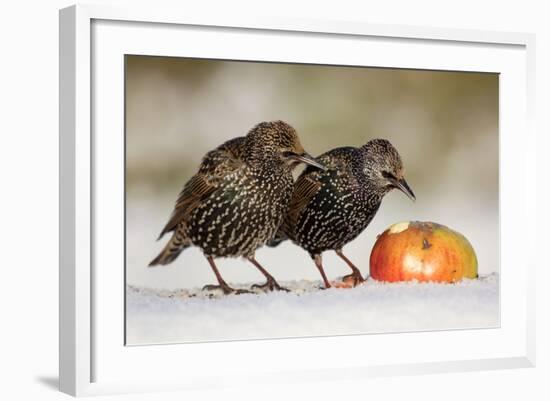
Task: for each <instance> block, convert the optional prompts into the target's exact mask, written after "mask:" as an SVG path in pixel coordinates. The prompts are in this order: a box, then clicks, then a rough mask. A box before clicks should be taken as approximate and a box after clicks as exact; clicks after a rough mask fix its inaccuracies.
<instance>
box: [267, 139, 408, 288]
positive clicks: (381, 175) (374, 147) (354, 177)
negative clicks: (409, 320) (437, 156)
mask: <svg viewBox="0 0 550 401" xmlns="http://www.w3.org/2000/svg"><path fill="white" fill-rule="evenodd" d="M317 160H318V161H319V162H320V163H322V164H323V165H325V166H326V167H327V169H326V170H323V171H322V170H319V169H312V168H309V167H308V168H307V169H306V170H304V172H303V173H302V174H301V175H300V176H299V177H298V180H297V181H296V184H295V186H294V193H293V195H292V199H291V201H290V205H289V211H288V213H287V214H286V216H285V219H284V222H283V224H282V226H281V228H280V230H279V232H278V234H277V236H276V237H275V239H273V240H272V241H271V242H270V245H277V243H279V242H281V241H282V240H284V239H286V238H290V239H291V240H292V241H293V242H294V243H295V244H297V245H299V246H300V247H302V248H303V249H305V250H306V251H308V252H309V254H310V255H311V257H312V259H313V260H314V262H315V265H316V266H317V268H318V269H319V272H320V273H321V276H322V278H323V281H324V283H325V287H326V288H328V287H330V282H329V281H328V279H327V277H326V275H325V272H324V270H323V265H322V258H321V255H322V253H323V252H324V251H328V250H334V251H335V252H336V254H337V255H338V256H339V257H340V258H342V259H343V260H344V261H345V262H346V264H347V265H348V266H349V267H350V268H351V270H352V273H351V274H350V275H349V276H346V277H345V279H348V278H349V279H353V282H354V284H355V285H357V284H358V283H360V282H362V281H364V279H363V277H362V276H361V272H360V271H359V269H358V268H357V267H356V266H355V265H354V264H353V263H352V262H351V261H350V260H349V259H348V258H346V256H345V255H344V254H343V252H342V248H343V247H344V245H346V244H347V243H349V242H350V241H352V240H354V239H355V238H356V237H357V236H358V235H359V234H360V233H361V232H362V231H363V230H364V229H365V228H366V227H367V226H368V224H369V223H370V222H371V220H372V218H373V217H374V215H375V214H376V212H377V211H378V208H379V207H380V204H381V202H382V198H383V197H384V195H386V194H387V193H388V192H389V191H391V190H392V189H394V188H397V189H399V190H401V191H403V192H404V193H405V194H406V195H407V196H408V197H409V198H411V199H412V200H414V199H415V196H414V194H413V192H412V190H411V189H410V187H409V185H408V184H407V182H406V181H405V178H404V170H403V164H402V162H401V157H400V156H399V153H398V152H397V150H396V149H395V148H394V147H393V146H392V145H391V143H390V142H389V141H387V140H384V139H373V140H371V141H369V142H368V143H367V144H365V145H364V146H362V147H360V148H354V147H342V148H337V149H333V150H331V151H329V152H326V153H324V154H323V155H321V156H319V157H318V158H317Z"/></svg>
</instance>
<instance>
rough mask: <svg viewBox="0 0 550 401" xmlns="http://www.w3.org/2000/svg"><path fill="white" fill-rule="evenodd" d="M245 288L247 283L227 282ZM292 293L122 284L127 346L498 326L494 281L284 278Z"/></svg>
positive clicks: (490, 278) (492, 278) (496, 280)
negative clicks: (330, 284)
mask: <svg viewBox="0 0 550 401" xmlns="http://www.w3.org/2000/svg"><path fill="white" fill-rule="evenodd" d="M229 284H230V285H232V286H234V287H235V288H248V287H249V285H250V283H247V284H244V283H229ZM280 284H281V285H284V286H286V287H287V288H289V289H290V290H291V292H289V293H286V292H271V293H255V294H241V295H229V296H223V295H221V294H220V293H216V292H207V291H201V290H200V288H193V289H179V290H177V289H176V290H168V289H165V290H158V289H152V288H147V287H135V286H128V287H127V322H126V323H127V331H126V332H127V339H126V340H127V344H128V345H137V344H160V343H179V342H189V341H219V340H234V339H260V338H282V337H299V336H327V335H342V334H360V333H387V332H404V331H423V330H445V329H464V328H488V327H497V326H498V325H499V276H498V274H497V273H492V274H489V275H486V276H482V277H480V278H479V279H477V280H463V281H462V282H459V283H456V284H435V283H415V282H409V283H394V284H390V283H381V282H377V281H375V280H372V279H369V280H367V281H366V282H365V283H364V284H363V285H361V286H358V287H356V288H348V289H338V288H331V289H328V290H321V289H319V288H320V286H321V282H320V281H312V280H301V281H286V282H284V281H282V282H280Z"/></svg>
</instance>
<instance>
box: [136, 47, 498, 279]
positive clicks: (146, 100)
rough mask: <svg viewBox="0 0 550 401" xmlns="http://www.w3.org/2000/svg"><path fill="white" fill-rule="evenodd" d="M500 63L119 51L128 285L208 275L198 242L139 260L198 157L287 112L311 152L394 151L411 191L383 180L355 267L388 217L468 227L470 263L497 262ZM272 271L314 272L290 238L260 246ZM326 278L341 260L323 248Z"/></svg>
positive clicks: (233, 273) (246, 275)
mask: <svg viewBox="0 0 550 401" xmlns="http://www.w3.org/2000/svg"><path fill="white" fill-rule="evenodd" d="M498 98H499V94H498V75H497V74H488V73H469V72H468V73H466V72H446V71H420V70H400V69H382V68H365V67H341V66H319V65H298V64H276V63H257V62H240V61H219V60H199V59H185V58H165V57H149V56H126V217H127V218H126V230H127V236H126V239H127V242H126V248H127V249H126V255H127V266H126V267H127V269H126V272H127V284H130V285H137V286H145V287H154V288H166V289H175V288H192V287H198V286H203V285H204V284H207V283H215V277H214V275H213V273H212V271H211V269H210V267H209V266H208V263H207V261H206V260H205V259H204V258H203V257H202V255H201V253H200V252H199V251H198V249H196V248H192V249H187V250H186V251H184V252H183V253H182V254H181V255H180V257H179V258H178V259H177V260H176V261H175V262H174V263H172V264H171V265H168V266H164V267H158V268H147V264H148V263H149V262H150V260H151V259H153V258H154V257H155V256H156V255H157V253H158V252H159V251H160V250H161V249H162V247H163V245H164V243H165V241H166V240H167V239H166V240H165V239H163V240H161V241H159V242H156V241H155V239H156V237H157V236H158V233H159V232H160V230H161V229H162V227H163V226H164V224H165V223H166V221H167V219H168V217H169V215H170V213H171V212H172V208H173V205H174V202H175V200H176V197H177V195H178V193H179V191H180V190H181V188H182V187H183V185H184V184H185V182H186V181H187V180H188V179H189V178H190V177H191V176H192V175H193V174H194V173H195V171H196V169H197V167H198V165H199V163H200V161H201V159H202V156H203V155H204V154H205V153H206V152H207V151H208V150H210V149H212V148H214V147H216V146H218V145H219V144H221V143H222V142H224V141H226V140H228V139H230V138H233V137H236V136H242V135H245V134H246V133H247V132H248V130H249V129H250V128H252V126H254V125H255V124H256V123H258V122H261V121H266V120H277V119H281V120H284V121H286V122H288V123H289V124H291V125H292V126H293V127H294V128H296V130H297V131H298V134H299V136H300V138H301V141H302V144H303V145H304V147H305V148H306V150H307V151H308V152H309V153H311V154H312V155H318V154H321V153H323V152H325V151H327V150H329V149H332V148H335V147H339V146H347V145H351V146H360V145H362V144H364V143H365V142H367V141H368V140H369V139H372V138H377V137H378V138H386V139H388V140H389V141H390V142H392V143H393V145H394V146H395V147H396V148H397V149H398V151H399V153H400V154H401V157H402V159H403V163H404V166H405V169H406V178H407V181H408V183H409V184H410V186H411V188H412V189H413V191H414V192H415V194H416V196H417V200H416V202H414V203H413V202H411V201H410V200H409V199H408V198H407V197H406V196H405V195H404V194H402V193H400V192H398V191H393V192H392V193H390V194H389V195H387V196H386V198H385V199H384V201H383V203H382V206H381V208H380V210H379V212H378V214H377V215H376V217H375V218H374V220H373V221H372V223H371V224H370V225H369V227H368V228H367V229H366V230H365V232H364V233H363V234H362V235H361V236H360V237H359V238H357V239H356V240H355V241H354V242H352V243H350V244H349V245H348V246H347V247H346V248H345V249H344V251H345V253H346V255H347V256H348V257H349V258H350V259H351V260H353V261H354V262H355V264H356V265H357V266H358V267H359V268H360V269H361V271H362V272H363V274H364V275H365V276H367V275H368V262H369V255H370V250H371V248H372V246H373V244H374V241H375V239H376V235H377V234H379V233H381V232H382V231H383V230H384V229H386V228H387V227H388V226H389V225H391V224H393V223H396V222H399V221H405V220H428V221H435V222H438V223H441V224H445V225H448V226H449V227H451V228H453V229H455V230H457V231H459V232H461V233H462V234H464V235H465V236H466V237H467V238H468V239H469V240H470V242H471V243H472V245H473V246H474V249H475V250H476V252H477V255H478V260H479V272H480V274H482V275H484V274H488V273H491V272H498V270H499V260H498V254H499V252H498V246H499V242H498V239H499V197H498V188H499V187H498V177H499V172H498V155H499V152H498V149H499V146H498ZM257 259H258V260H259V261H260V263H262V264H263V265H264V266H265V267H266V268H267V269H268V270H269V271H270V272H271V273H272V274H273V275H274V276H275V277H276V278H277V279H279V280H291V279H293V280H294V279H313V280H318V279H320V277H319V273H318V271H317V269H316V268H315V265H314V264H313V263H312V261H311V259H310V258H309V256H308V254H307V253H306V252H305V251H303V250H301V249H300V248H298V247H296V246H295V245H293V244H291V243H284V244H282V245H281V246H279V247H277V248H274V249H271V248H267V247H264V248H262V249H260V250H258V252H257ZM324 264H325V270H326V272H327V275H328V276H329V278H334V277H337V276H342V275H344V274H347V273H348V272H349V271H348V270H349V269H348V268H347V267H346V265H345V264H344V263H343V262H342V261H341V260H340V259H338V258H337V257H336V256H334V255H332V253H326V254H325V255H324ZM218 265H219V268H220V272H221V274H222V275H223V276H224V278H225V280H226V281H228V282H234V283H245V282H260V281H263V277H262V276H261V275H260V274H259V273H258V271H257V270H256V268H254V267H253V266H252V265H251V264H249V263H248V262H246V261H244V260H236V259H220V260H219V262H218Z"/></svg>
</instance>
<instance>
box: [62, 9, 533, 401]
mask: <svg viewBox="0 0 550 401" xmlns="http://www.w3.org/2000/svg"><path fill="white" fill-rule="evenodd" d="M117 24H118V25H117ZM186 27H190V28H191V27H192V28H193V29H197V27H198V28H200V29H199V31H200V30H201V29H202V30H203V31H204V32H206V34H207V35H210V36H211V37H215V38H218V39H224V36H223V35H225V38H230V37H231V36H230V35H232V34H233V33H238V34H239V35H240V36H242V37H243V38H244V37H247V36H246V35H250V37H253V36H254V35H260V34H261V35H263V36H262V38H263V39H264V40H269V41H273V43H274V44H277V43H278V42H281V41H284V40H285V39H284V38H282V36H283V35H285V37H286V38H292V37H293V35H294V36H296V38H295V39H296V43H298V44H296V45H293V46H295V47H292V46H290V47H289V46H286V47H285V51H287V52H289V53H278V55H277V56H274V55H273V54H275V53H273V52H276V51H277V50H276V49H277V46H274V47H273V48H271V49H268V50H269V51H268V50H265V51H264V52H263V53H262V52H260V51H259V50H257V48H256V50H254V47H253V46H252V47H250V49H248V48H247V47H246V46H245V45H244V44H242V46H240V47H238V49H241V50H238V51H237V50H236V49H237V47H235V48H233V49H232V48H231V46H229V45H227V43H226V45H227V46H224V49H220V52H221V51H224V52H228V53H224V54H226V55H227V57H231V58H237V59H238V58H239V57H245V55H244V52H246V51H248V52H256V53H254V54H256V59H258V60H271V59H272V57H275V58H276V59H277V61H281V60H283V59H284V60H286V61H293V60H295V57H297V56H296V54H297V53H298V51H299V50H300V40H299V39H300V38H302V39H304V37H307V38H306V39H304V40H309V41H311V40H326V41H330V40H331V38H335V37H338V38H339V39H341V40H343V41H349V42H350V46H352V45H355V44H354V43H358V42H360V41H363V40H374V41H376V40H378V41H380V40H383V41H385V45H387V46H393V45H394V44H395V45H400V46H402V49H404V51H405V54H406V49H407V48H408V47H414V48H415V49H418V51H421V52H425V53H420V55H419V57H418V58H417V59H413V58H410V61H408V62H407V64H406V65H405V64H404V63H403V61H402V59H401V60H400V57H403V54H391V55H390V54H386V55H385V56H384V53H383V50H379V52H380V53H379V56H380V57H381V58H380V61H379V65H380V66H387V67H406V68H435V69H456V70H473V69H475V66H478V68H479V71H491V72H498V73H501V74H502V77H503V81H502V82H501V84H502V85H501V89H502V90H501V92H500V94H501V95H500V96H501V99H500V100H501V108H500V110H501V116H500V117H501V132H500V135H501V137H500V138H501V140H500V147H501V161H500V163H501V164H500V167H501V169H500V174H501V178H500V179H501V263H502V266H501V272H502V275H503V279H502V283H501V297H502V298H501V313H502V315H501V317H502V319H501V327H500V328H498V329H492V330H463V331H454V332H452V333H446V332H439V333H407V334H384V335H379V336H373V335H370V336H368V335H367V336H350V337H335V338H321V339H282V340H263V341H236V342H226V343H211V344H207V343H204V344H182V345H169V346H168V345H167V346H162V347H154V346H152V347H134V348H131V349H128V348H127V347H124V342H123V338H122V337H121V336H120V331H121V330H122V331H123V325H124V322H123V320H122V319H121V316H123V315H124V312H123V310H122V309H120V307H122V308H123V304H122V305H121V304H120V299H123V297H124V295H123V294H122V292H123V286H118V284H119V282H120V280H121V279H122V280H123V277H122V271H123V266H120V271H118V270H116V269H112V273H109V274H113V276H109V275H105V274H100V275H98V274H97V272H95V270H94V269H95V268H97V266H98V265H97V263H101V260H103V259H102V257H101V256H100V255H98V254H97V248H95V245H94V241H95V240H94V238H97V237H94V236H97V234H98V231H101V230H104V228H105V224H104V221H100V220H98V219H99V218H100V217H99V216H101V215H102V214H103V213H104V210H103V206H102V205H103V203H102V202H101V199H100V198H98V197H97V196H96V195H97V193H98V189H99V190H100V191H99V192H101V191H103V189H101V188H97V187H96V182H95V180H94V177H95V175H96V174H101V172H98V171H96V170H101V169H102V168H103V169H105V168H106V167H102V166H101V164H103V163H104V162H103V161H102V160H107V159H109V160H111V161H112V163H114V164H111V165H110V167H112V166H116V163H117V161H116V160H123V154H117V153H116V151H117V149H119V148H117V147H116V146H118V145H117V144H116V143H115V144H114V145H115V146H114V149H113V148H112V147H109V149H111V150H109V151H108V150H107V146H106V145H105V143H98V142H96V141H94V138H93V132H94V131H93V130H94V129H97V127H101V124H102V121H98V120H94V118H96V119H98V118H100V119H101V118H103V119H104V120H105V122H106V123H110V122H113V121H111V120H116V121H117V122H114V125H113V127H114V129H115V130H118V131H120V128H121V127H120V124H118V123H119V122H120V121H121V117H120V116H118V117H117V116H116V115H115V114H113V115H114V117H109V116H108V115H105V114H101V113H99V114H98V113H97V110H96V108H100V107H107V105H103V104H100V105H99V106H98V105H97V104H95V103H94V102H93V96H96V97H97V96H101V92H100V91H101V88H95V87H94V86H93V82H92V80H93V77H94V74H105V71H104V70H102V68H103V67H102V66H103V64H102V63H101V59H102V58H101V57H102V56H101V54H103V53H101V52H103V51H105V52H106V53H105V54H106V55H107V56H108V55H113V54H116V55H117V57H118V55H120V54H123V53H124V52H125V51H127V50H128V48H125V46H129V48H130V49H131V51H134V52H144V54H150V53H151V52H153V53H152V54H162V55H180V56H181V55H182V54H181V53H180V54H172V53H173V51H174V49H176V47H175V45H174V43H171V41H170V40H169V41H163V42H162V43H164V44H163V47H162V48H160V43H161V41H160V40H161V38H163V37H166V36H167V35H169V36H170V35H179V34H180V33H179V32H181V34H185V29H186ZM143 30H148V31H147V34H146V35H144V36H142V37H140V40H139V46H138V45H136V44H135V43H134V44H130V42H128V41H126V39H127V38H130V37H133V38H136V37H137V36H139V35H141V34H143V32H141V31H143ZM124 31H126V32H127V34H124ZM140 32H141V33H140ZM201 32H202V31H201ZM94 35H96V40H95V41H94ZM106 35H107V36H106ZM109 35H111V36H109ZM102 38H103V39H102ZM106 38H107V39H108V40H105V39H106ZM125 38H126V39H125ZM315 38H317V39H315ZM233 39H234V38H233ZM251 42H253V41H251ZM204 43H206V42H204ZM304 43H305V42H304ZM534 43H535V38H534V35H530V34H524V33H507V32H485V31H471V30H458V29H437V28H427V27H415V26H393V25H374V24H368V23H361V22H345V21H314V20H292V19H284V18H282V19H278V18H258V19H253V20H251V19H243V20H234V19H224V18H220V17H216V18H214V17H211V16H207V15H193V14H188V13H186V12H185V10H171V11H167V10H161V9H156V8H154V7H151V8H137V7H136V8H112V7H108V6H91V5H86V6H83V5H78V6H72V7H69V8H66V9H63V10H61V11H60V328H59V329H60V363H59V375H60V390H61V391H63V392H66V393H68V394H72V395H75V396H80V395H95V394H110V393H127V392H141V391H161V390H163V391H164V390H184V389H203V388H209V387H220V386H235V385H250V383H251V382H253V383H254V385H261V384H262V383H266V382H269V383H272V384H273V383H288V382H293V381H294V382H295V381H303V380H308V381H309V380H328V379H329V378H330V379H338V378H343V377H346V378H353V379H357V380H360V379H362V378H366V377H376V376H387V375H403V374H421V373H432V372H454V371H468V370H481V369H504V368H512V367H531V366H534V363H535V338H534V332H535V327H534V325H535V322H534V316H535V314H534V311H535V305H534V302H535V301H534V300H535V295H534V288H535V284H534V278H533V277H534V275H533V274H532V273H533V272H534V270H535V263H536V262H535V260H534V259H525V258H520V254H521V253H522V252H524V253H525V254H528V255H534V253H533V252H528V251H529V248H530V247H531V246H532V245H531V244H529V243H528V242H527V240H525V239H521V238H517V236H515V235H514V234H513V232H512V231H513V230H512V229H514V230H517V231H522V230H531V231H534V227H535V216H536V210H535V194H534V191H533V190H532V188H534V187H535V174H534V172H535V143H536V138H535V133H534V130H533V129H532V114H531V113H532V111H533V110H534V105H533V101H534V95H533V88H534ZM147 46H149V50H144V49H146V48H147ZM155 46H157V48H156V50H155ZM293 49H294V50H295V52H294V53H292V51H293ZM200 50H201V49H199V50H197V51H200ZM204 51H205V52H208V51H209V50H208V49H207V46H205V50H204ZM240 51H242V52H243V55H241V56H239V54H240V53H239V54H237V53H238V52H240ZM109 52H111V53H109ZM112 52H114V53H112ZM231 52H232V53H231ZM270 52H271V53H270ZM346 52H348V53H346ZM461 52H464V61H463V62H460V63H459V62H457V57H456V55H457V54H462V53H461ZM184 53H185V51H184ZM398 53H399V52H398ZM434 53H438V54H434ZM220 54H221V53H220ZM248 54H251V53H248ZM293 54H294V55H293ZM346 54H347V55H346ZM422 54H425V55H426V57H424V58H423V56H422ZM430 54H432V56H431V57H430V56H429V55H430ZM218 56H220V55H218ZM382 56H384V57H386V58H384V57H382ZM435 56H438V57H435ZM96 57H97V59H95V58H96ZM220 57H221V56H220ZM331 57H333V58H334V57H343V58H345V57H349V58H350V59H349V60H348V62H349V63H350V64H352V63H355V64H357V60H352V59H351V55H350V54H349V50H346V47H345V46H344V48H343V50H342V53H341V54H340V56H337V55H335V54H329V55H327V58H326V59H320V58H319V59H318V60H317V62H318V63H327V62H330V59H331ZM475 58H477V60H474V59H475ZM103 59H104V58H103ZM117 60H118V61H117V63H119V62H120V61H121V60H120V59H118V58H117ZM309 61H311V59H310V60H309ZM474 61H475V62H474ZM469 63H470V64H469ZM476 63H477V64H476ZM358 65H363V64H361V61H359V64H358ZM370 65H372V64H370ZM113 66H114V70H112V71H116V73H114V75H113V77H112V82H115V84H114V85H111V87H112V88H115V90H119V89H120V86H119V84H120V77H121V76H122V75H123V71H121V70H120V69H119V68H118V67H117V66H120V64H114V65H113ZM112 71H111V72H112ZM107 73H108V74H109V73H110V72H107ZM107 81H109V82H111V78H108V79H107ZM98 91H99V92H98ZM98 93H99V94H98ZM512 93H513V94H514V96H511V94H512ZM119 96H123V94H122V93H119ZM119 96H117V97H114V98H112V99H111V100H112V102H113V103H112V104H109V110H111V112H112V113H119V114H120V111H121V110H122V108H121V107H122V105H121V104H120V102H119V100H120V97H119ZM98 116H99V117H98ZM117 124H118V125H117ZM94 127H95V128H94ZM113 135H114V136H113V138H117V136H116V135H115V134H113ZM520 140H521V144H522V146H521V147H520V146H518V145H519V144H520V142H519V141H520ZM118 144H119V145H120V143H118ZM511 150H515V152H516V155H515V157H516V159H515V166H514V168H511V167H510V165H509V164H510V163H506V162H507V160H508V161H510V160H509V157H510V154H509V152H510V151H511ZM98 155H101V157H98ZM103 156H105V158H104V157H103ZM117 158H120V159H117ZM106 163H108V162H107V161H105V164H106ZM118 177H119V176H118ZM510 182H521V183H523V185H524V187H523V188H524V189H525V190H524V191H515V192H513V193H512V191H510V186H509V185H508V184H509V183H510ZM120 184H121V181H120V180H117V174H114V176H113V179H112V181H110V183H109V185H113V186H116V185H120ZM103 192H104V191H103ZM503 195H505V196H503ZM98 208H99V209H98ZM113 216H114V215H113ZM113 216H111V217H113ZM111 221H117V219H116V218H115V219H112V220H111ZM117 224H118V223H117ZM119 233H120V231H117V230H116V229H115V230H112V232H111V235H113V236H116V235H118V234H119ZM106 235H107V234H106ZM119 241H120V240H117V239H116V238H115V241H113V244H114V246H116V244H120V242H119ZM512 242H513V243H514V247H512V246H510V245H511V244H512ZM512 248H513V249H512ZM120 251H122V250H120ZM106 252H111V251H108V250H107V251H106ZM112 252H113V253H116V252H118V251H117V250H116V249H114V250H112ZM113 260H119V259H117V257H114V258H113ZM512 265H517V266H520V267H519V268H518V272H517V274H516V275H515V279H514V281H513V282H512V281H511V280H507V279H506V278H507V276H506V274H507V272H509V271H510V268H509V267H508V266H512ZM117 274H118V275H117ZM508 277H510V276H508ZM117 291H120V292H121V294H118V293H117ZM98 292H101V294H102V295H101V299H98V296H97V293H98ZM117 294H118V295H117ZM105 301H108V302H109V304H110V305H113V304H115V307H110V308H109V310H110V311H109V312H107V309H106V305H105V303H106V302H105ZM104 312H105V313H104ZM443 337H445V338H446V339H449V338H452V339H453V341H459V342H463V343H464V344H471V342H472V341H473V340H475V341H476V342H477V343H479V344H480V346H479V347H477V348H476V347H473V348H475V349H465V348H464V347H458V348H457V349H456V350H454V351H452V352H448V353H441V352H440V350H437V349H434V350H433V352H432V353H431V354H430V352H426V353H424V354H423V355H422V357H420V356H419V355H420V354H419V353H418V352H416V353H415V352H413V351H411V350H410V349H409V348H411V346H414V345H416V346H418V344H430V343H433V342H434V341H436V342H437V338H443ZM389 339H391V340H389ZM387 341H393V342H398V343H399V344H403V346H402V348H403V350H402V351H401V352H400V351H399V348H396V350H397V351H396V352H397V353H398V354H399V355H388V353H380V354H376V352H375V351H376V350H377V349H383V347H384V344H387ZM319 346H323V347H325V348H327V347H328V348H330V349H343V350H345V347H350V349H365V350H366V351H365V352H367V350H370V352H369V353H368V355H369V357H368V358H365V355H360V354H356V355H353V353H347V352H342V353H341V355H338V356H333V357H331V358H329V359H327V358H318V356H317V350H318V347H319ZM407 349H409V351H410V352H409V351H407ZM260 352H262V353H267V354H269V355H270V356H271V358H266V359H262V360H261V361H258V362H257V363H256V364H255V365H254V366H253V367H247V366H246V363H245V362H243V361H242V360H240V361H239V360H237V361H236V362H233V363H231V364H230V365H229V364H223V363H221V364H218V365H219V366H215V367H211V366H205V365H204V364H201V361H200V358H201V355H212V354H218V355H220V354H221V355H224V356H225V357H226V358H232V359H230V360H233V361H235V360H236V359H243V360H244V359H246V358H242V357H243V356H246V355H255V354H258V353H260ZM289 352H292V353H294V355H296V356H297V359H296V360H293V363H292V364H288V363H287V360H286V359H285V358H283V357H282V356H284V355H287V354H288V353H289ZM182 355H183V356H185V358H186V360H187V361H191V360H192V361H194V362H195V365H194V366H193V367H191V366H187V367H185V366H183V367H182V366H181V365H179V368H180V372H179V373H178V374H170V372H169V370H170V368H171V367H173V366H174V364H175V360H178V356H179V357H180V358H181V356H182ZM278 356H279V358H277V357H278ZM180 360H181V359H180ZM267 360H269V362H267ZM139 361H145V362H147V363H144V364H140V363H139ZM159 362H163V365H162V366H165V367H166V368H165V369H164V370H163V369H160V368H159V369H154V370H151V369H146V368H145V367H144V365H152V366H157V367H158V366H161V365H159ZM290 365H292V366H290ZM181 369H185V372H184V373H185V374H183V373H182V371H181ZM172 371H173V369H172Z"/></svg>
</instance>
